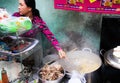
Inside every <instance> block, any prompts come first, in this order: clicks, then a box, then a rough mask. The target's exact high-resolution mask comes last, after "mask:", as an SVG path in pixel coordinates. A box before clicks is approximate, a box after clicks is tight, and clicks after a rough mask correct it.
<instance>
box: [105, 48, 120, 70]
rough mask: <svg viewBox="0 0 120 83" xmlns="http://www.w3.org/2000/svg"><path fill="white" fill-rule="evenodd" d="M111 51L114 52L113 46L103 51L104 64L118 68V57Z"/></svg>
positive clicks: (119, 65)
mask: <svg viewBox="0 0 120 83" xmlns="http://www.w3.org/2000/svg"><path fill="white" fill-rule="evenodd" d="M113 52H114V48H113V49H110V50H108V51H107V52H105V53H104V55H103V57H104V60H105V63H106V65H107V64H108V65H110V66H112V67H114V68H117V69H120V59H119V58H117V57H115V56H113Z"/></svg>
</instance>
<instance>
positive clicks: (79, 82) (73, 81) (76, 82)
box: [68, 70, 86, 83]
mask: <svg viewBox="0 0 120 83" xmlns="http://www.w3.org/2000/svg"><path fill="white" fill-rule="evenodd" d="M71 74H72V75H71V78H70V80H68V83H86V79H85V77H84V75H81V74H80V73H79V72H77V71H75V70H73V71H72V73H71Z"/></svg>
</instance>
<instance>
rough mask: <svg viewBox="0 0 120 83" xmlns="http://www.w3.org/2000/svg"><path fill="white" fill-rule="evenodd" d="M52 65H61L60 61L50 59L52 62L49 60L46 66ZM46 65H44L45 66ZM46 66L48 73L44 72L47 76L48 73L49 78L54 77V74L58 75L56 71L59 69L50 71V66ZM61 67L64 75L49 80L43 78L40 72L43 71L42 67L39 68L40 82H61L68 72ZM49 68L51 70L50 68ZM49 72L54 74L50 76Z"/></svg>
mask: <svg viewBox="0 0 120 83" xmlns="http://www.w3.org/2000/svg"><path fill="white" fill-rule="evenodd" d="M51 65H60V64H59V63H57V62H54V61H50V62H48V64H46V66H48V67H49V66H51ZM43 67H44V66H43ZM48 67H47V68H46V69H45V68H44V69H45V72H46V74H44V75H45V76H46V75H47V77H48V76H49V77H48V78H50V79H52V78H53V76H54V75H55V76H56V74H55V73H56V71H58V70H54V71H53V70H52V71H51V72H50V68H48ZM61 68H62V70H61V71H60V72H61V73H62V74H63V75H62V76H60V77H58V78H57V79H55V80H47V79H42V76H41V74H40V72H41V70H42V68H40V69H39V71H38V77H39V80H40V83H41V82H42V83H61V81H62V79H63V77H64V76H65V74H66V72H65V70H64V68H63V67H62V66H61ZM48 69H49V70H48ZM49 73H51V75H52V74H53V73H54V75H52V76H50V75H49Z"/></svg>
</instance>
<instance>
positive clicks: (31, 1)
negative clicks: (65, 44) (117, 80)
mask: <svg viewBox="0 0 120 83" xmlns="http://www.w3.org/2000/svg"><path fill="white" fill-rule="evenodd" d="M18 9H19V12H15V13H14V14H13V16H16V17H19V16H26V17H29V18H30V19H31V21H32V23H33V25H35V26H36V25H37V28H35V27H33V28H32V29H31V30H29V31H28V32H26V33H24V34H22V35H21V36H22V37H31V38H40V36H38V35H39V33H40V32H42V33H43V34H44V35H45V36H46V37H47V39H48V40H49V41H50V42H51V44H52V45H53V47H54V48H55V49H56V50H57V51H58V54H59V57H60V58H61V59H63V58H65V57H66V54H65V52H64V51H63V50H62V48H61V47H60V45H59V43H58V41H57V40H56V38H55V37H54V35H53V33H52V32H51V31H50V30H49V29H48V27H47V25H46V23H45V22H44V21H43V20H42V18H41V17H40V15H39V11H38V10H37V9H36V3H35V0H19V7H18ZM39 40H40V39H39ZM40 53H41V52H40ZM37 56H40V57H41V56H42V54H40V55H38V54H37ZM37 56H36V55H35V57H34V58H37ZM35 61H36V60H35ZM38 63H39V60H38Z"/></svg>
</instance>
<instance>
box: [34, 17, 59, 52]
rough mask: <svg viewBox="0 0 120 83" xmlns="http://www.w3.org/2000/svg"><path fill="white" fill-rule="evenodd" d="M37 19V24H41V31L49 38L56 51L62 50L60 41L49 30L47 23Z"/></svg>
mask: <svg viewBox="0 0 120 83" xmlns="http://www.w3.org/2000/svg"><path fill="white" fill-rule="evenodd" d="M35 19H36V20H35V22H36V23H40V26H39V28H40V30H41V31H42V32H43V34H44V35H45V36H46V37H47V39H48V40H49V41H50V42H51V44H52V45H53V47H54V48H55V49H56V50H60V49H61V47H60V44H59V42H58V40H57V39H56V38H55V36H54V34H53V33H52V32H51V31H50V29H49V28H48V26H47V25H46V23H45V22H44V21H43V20H42V19H40V18H38V17H36V18H35Z"/></svg>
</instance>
